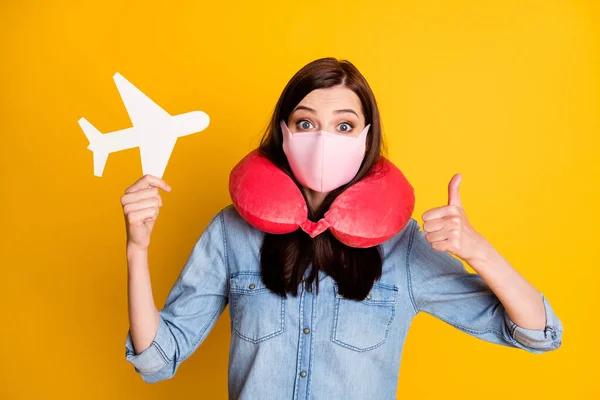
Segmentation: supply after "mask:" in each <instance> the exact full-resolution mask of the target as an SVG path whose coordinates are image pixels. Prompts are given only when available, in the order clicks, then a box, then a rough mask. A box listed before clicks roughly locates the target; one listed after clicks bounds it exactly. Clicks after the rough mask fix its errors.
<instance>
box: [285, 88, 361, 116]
mask: <svg viewBox="0 0 600 400" xmlns="http://www.w3.org/2000/svg"><path fill="white" fill-rule="evenodd" d="M298 106H305V107H309V108H313V109H315V110H318V111H323V112H325V111H327V112H333V111H334V110H337V109H348V108H349V109H354V110H355V111H356V112H357V113H358V112H360V111H361V108H362V107H361V102H360V99H359V98H358V96H357V95H356V93H354V92H353V91H352V90H350V89H348V88H347V87H339V86H336V87H332V88H327V89H315V90H313V91H312V92H310V93H309V94H307V95H306V96H305V97H304V98H303V99H302V100H301V101H300V103H298ZM298 106H296V107H298Z"/></svg>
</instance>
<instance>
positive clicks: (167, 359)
mask: <svg viewBox="0 0 600 400" xmlns="http://www.w3.org/2000/svg"><path fill="white" fill-rule="evenodd" d="M150 344H151V345H153V346H154V347H155V348H156V350H157V352H158V354H159V355H160V357H161V358H162V359H163V361H164V362H165V363H167V364H170V363H171V361H172V360H171V359H170V358H169V357H168V356H167V353H165V351H164V350H163V349H162V347H160V344H158V343H157V342H155V341H152V343H150Z"/></svg>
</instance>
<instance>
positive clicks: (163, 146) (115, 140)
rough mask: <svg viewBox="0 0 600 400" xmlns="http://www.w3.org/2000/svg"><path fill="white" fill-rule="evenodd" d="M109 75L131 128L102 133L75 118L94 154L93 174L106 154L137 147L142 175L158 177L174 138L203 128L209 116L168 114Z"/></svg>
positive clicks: (98, 173) (124, 81)
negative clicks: (119, 96)
mask: <svg viewBox="0 0 600 400" xmlns="http://www.w3.org/2000/svg"><path fill="white" fill-rule="evenodd" d="M113 78H114V80H115V83H116V84H117V89H119V94H120V95H121V99H122V100H123V103H124V104H125V108H126V109H127V113H128V114H129V118H130V119H131V123H132V124H133V127H132V128H127V129H122V130H120V131H115V132H110V133H106V134H102V133H100V131H99V130H98V129H96V128H95V127H94V126H93V125H92V124H90V123H89V122H88V121H87V120H86V119H85V118H80V119H79V121H78V122H79V125H80V126H81V129H83V132H84V133H85V136H87V138H88V140H89V141H90V145H89V146H88V147H87V148H88V149H90V150H91V151H92V152H93V154H94V156H93V157H94V175H96V176H102V172H103V171H104V165H105V164H106V159H107V158H108V154H109V153H113V152H115V151H120V150H125V149H131V148H133V147H139V148H140V157H141V158H142V171H143V174H144V175H145V174H151V175H154V176H157V177H159V178H162V176H163V173H164V172H165V168H166V167H167V163H168V162H169V157H170V156H171V153H172V151H173V147H175V142H176V141H177V138H178V137H180V136H185V135H190V134H192V133H196V132H200V131H202V130H204V129H206V127H207V126H208V124H209V122H210V118H209V117H208V114H206V113H205V112H203V111H192V112H188V113H185V114H179V115H174V116H171V115H169V113H167V112H166V111H165V110H163V109H162V108H161V107H160V106H159V105H158V104H156V103H155V102H153V101H152V100H151V99H150V98H149V97H148V96H146V95H145V94H144V93H142V92H141V91H140V90H139V89H138V88H136V87H135V86H133V85H132V84H131V83H130V82H129V81H128V80H127V79H125V78H124V77H123V76H122V75H121V74H119V73H118V72H117V73H116V74H115V75H114V76H113Z"/></svg>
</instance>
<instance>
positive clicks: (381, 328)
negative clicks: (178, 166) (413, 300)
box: [332, 282, 398, 351]
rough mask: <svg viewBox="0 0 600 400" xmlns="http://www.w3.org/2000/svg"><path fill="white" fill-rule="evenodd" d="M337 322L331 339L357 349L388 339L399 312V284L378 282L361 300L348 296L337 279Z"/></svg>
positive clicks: (335, 290) (335, 319)
mask: <svg viewBox="0 0 600 400" xmlns="http://www.w3.org/2000/svg"><path fill="white" fill-rule="evenodd" d="M334 295H335V297H334V301H335V311H334V322H333V334H332V341H333V342H334V343H337V344H339V345H341V346H343V347H347V348H349V349H352V350H355V351H368V350H372V349H375V348H377V347H379V346H381V345H382V344H383V343H384V342H385V341H386V339H387V336H388V331H389V329H390V325H391V323H392V321H393V320H394V315H395V314H396V302H397V299H398V287H396V286H395V285H390V284H384V283H379V282H376V283H375V284H374V285H373V288H372V289H371V292H370V293H369V294H368V295H367V297H366V298H365V299H364V300H362V301H358V300H352V299H346V298H344V296H342V295H341V294H340V293H339V290H338V285H337V283H334Z"/></svg>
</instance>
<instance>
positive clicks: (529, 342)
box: [504, 293, 563, 353]
mask: <svg viewBox="0 0 600 400" xmlns="http://www.w3.org/2000/svg"><path fill="white" fill-rule="evenodd" d="M540 296H541V297H542V301H543V302H544V309H545V312H546V326H545V328H544V329H527V328H523V327H520V326H519V325H517V324H516V323H514V322H513V321H512V320H511V319H510V317H509V316H508V313H507V312H506V311H505V312H504V321H505V322H506V326H507V328H508V331H509V333H510V335H511V337H512V338H513V339H514V340H515V341H517V342H518V344H520V345H521V346H519V347H523V348H525V349H526V350H529V351H531V352H536V353H539V352H545V351H550V350H555V349H558V348H559V347H560V345H561V344H562V333H563V326H562V322H561V321H560V319H559V318H558V316H557V315H556V314H555V313H554V311H553V310H552V307H551V306H550V303H549V302H548V300H546V297H545V296H544V295H543V294H542V293H540Z"/></svg>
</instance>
